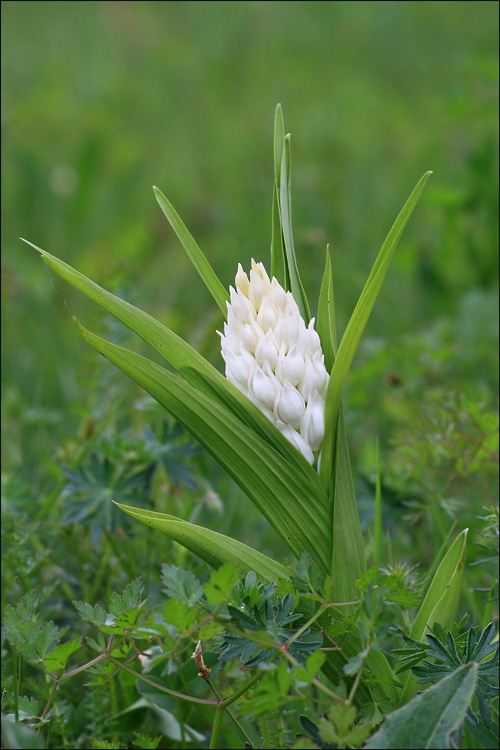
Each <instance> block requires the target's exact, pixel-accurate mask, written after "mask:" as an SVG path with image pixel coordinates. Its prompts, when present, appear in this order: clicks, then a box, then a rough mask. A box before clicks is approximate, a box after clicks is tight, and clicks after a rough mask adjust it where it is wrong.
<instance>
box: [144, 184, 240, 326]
mask: <svg viewBox="0 0 500 750" xmlns="http://www.w3.org/2000/svg"><path fill="white" fill-rule="evenodd" d="M153 190H154V194H155V196H156V200H157V201H158V203H159V204H160V208H161V210H162V211H163V213H164V214H165V216H166V217H167V219H168V221H169V223H170V226H171V227H172V229H173V230H174V232H175V233H176V235H177V237H178V238H179V240H180V241H181V243H182V246H183V248H184V250H185V251H186V253H187V254H188V256H189V258H190V259H191V261H192V262H193V265H194V267H195V268H196V270H197V271H198V273H199V274H200V276H201V278H202V279H203V281H204V282H205V285H206V287H207V289H208V291H209V292H210V293H211V295H212V297H213V298H214V300H215V301H216V302H217V304H218V305H219V307H220V309H221V310H222V312H223V314H224V315H225V314H226V302H228V301H229V294H228V293H227V291H226V290H225V288H224V287H223V285H222V284H221V282H220V281H219V279H218V277H217V275H216V273H215V271H214V270H213V268H212V266H211V265H210V263H209V262H208V260H207V259H206V258H205V256H204V254H203V253H202V251H201V250H200V248H199V247H198V245H197V244H196V242H195V241H194V239H193V237H192V236H191V234H190V233H189V232H188V230H187V228H186V226H185V225H184V223H183V222H182V220H181V218H180V216H179V214H178V213H177V211H176V210H175V209H174V207H173V206H172V204H171V203H170V201H169V200H167V198H165V196H164V195H163V193H162V192H161V190H159V189H158V188H157V187H153Z"/></svg>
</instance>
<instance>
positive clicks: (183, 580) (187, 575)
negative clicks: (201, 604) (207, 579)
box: [161, 563, 203, 607]
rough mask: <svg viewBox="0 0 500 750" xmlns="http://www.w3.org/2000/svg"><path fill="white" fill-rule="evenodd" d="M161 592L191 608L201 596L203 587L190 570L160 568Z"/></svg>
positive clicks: (168, 567) (168, 566) (170, 567)
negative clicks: (162, 586)
mask: <svg viewBox="0 0 500 750" xmlns="http://www.w3.org/2000/svg"><path fill="white" fill-rule="evenodd" d="M161 580H162V583H163V585H164V587H165V588H164V589H163V591H164V592H165V593H166V594H167V596H173V597H175V598H176V599H179V601H181V602H184V603H185V604H187V605H189V606H190V607H192V606H193V605H194V604H196V602H197V601H198V600H199V599H201V597H202V596H203V585H202V584H201V583H200V581H199V580H198V579H197V578H196V576H195V575H194V574H193V573H192V572H191V571H190V570H183V569H182V568H178V567H176V566H175V565H166V564H165V563H164V564H163V565H162V566H161Z"/></svg>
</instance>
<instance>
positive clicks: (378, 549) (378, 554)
mask: <svg viewBox="0 0 500 750" xmlns="http://www.w3.org/2000/svg"><path fill="white" fill-rule="evenodd" d="M375 446H376V447H375V462H376V465H377V466H376V471H377V475H376V479H375V531H374V536H375V541H374V550H373V556H374V559H375V563H376V565H377V566H379V565H381V563H382V490H381V486H380V484H381V483H380V459H379V448H378V436H377V442H376V444H375Z"/></svg>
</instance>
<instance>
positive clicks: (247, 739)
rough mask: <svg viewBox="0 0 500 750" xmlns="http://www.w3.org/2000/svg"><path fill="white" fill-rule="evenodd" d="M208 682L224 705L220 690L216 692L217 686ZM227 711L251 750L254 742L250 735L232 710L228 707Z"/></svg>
mask: <svg viewBox="0 0 500 750" xmlns="http://www.w3.org/2000/svg"><path fill="white" fill-rule="evenodd" d="M207 682H208V684H209V685H210V687H211V688H212V690H213V691H214V693H215V695H216V696H217V698H218V699H219V702H220V703H221V704H222V703H223V699H222V697H221V696H220V695H219V692H218V690H216V688H215V685H212V683H211V682H210V680H208V679H207ZM233 700H234V698H233ZM226 711H227V712H228V714H229V716H230V717H231V719H232V720H233V722H234V723H235V724H236V726H237V727H238V729H239V730H240V732H241V734H242V735H243V737H244V738H245V740H246V741H247V743H248V744H249V745H250V747H251V748H253V745H252V740H251V739H250V737H249V736H248V734H247V733H246V732H245V730H244V729H243V727H242V726H241V724H240V722H239V721H238V719H237V718H236V716H235V715H234V714H233V712H232V711H231V709H230V708H228V707H227V706H226Z"/></svg>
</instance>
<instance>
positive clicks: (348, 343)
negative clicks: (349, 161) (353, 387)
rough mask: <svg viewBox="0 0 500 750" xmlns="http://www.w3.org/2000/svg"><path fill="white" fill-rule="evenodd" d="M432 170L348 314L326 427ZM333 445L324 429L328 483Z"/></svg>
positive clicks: (333, 375) (324, 469)
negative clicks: (399, 244)
mask: <svg viewBox="0 0 500 750" xmlns="http://www.w3.org/2000/svg"><path fill="white" fill-rule="evenodd" d="M431 174H432V172H426V173H425V174H424V176H423V177H422V178H421V179H420V180H419V182H418V184H417V185H416V187H415V189H414V190H413V192H412V194H411V195H410V197H409V198H408V200H407V202H406V203H405V205H404V206H403V208H402V210H401V213H400V214H399V216H398V217H397V219H396V221H395V222H394V225H393V227H392V229H391V231H390V232H389V234H388V235H387V238H386V240H385V242H384V244H383V245H382V248H381V250H380V252H379V254H378V256H377V259H376V261H375V263H374V265H373V268H372V271H371V273H370V275H369V277H368V281H367V282H366V284H365V287H364V289H363V291H362V292H361V295H360V297H359V300H358V302H357V304H356V307H355V308H354V312H353V314H352V315H351V319H350V320H349V323H348V325H347V328H346V330H345V332H344V335H343V336H342V340H341V342H340V346H339V350H338V352H337V356H336V358H335V363H334V365H333V368H332V372H331V376H330V382H329V384H328V391H327V396H326V404H325V423H326V425H328V426H331V425H335V424H336V418H337V412H338V410H339V405H340V398H341V394H342V390H343V387H344V383H345V381H346V378H347V373H348V372H349V368H350V366H351V362H352V360H353V357H354V354H355V353H356V349H357V348H358V344H359V340H360V338H361V335H362V333H363V331H364V329H365V326H366V323H367V322H368V318H369V317H370V313H371V311H372V308H373V305H374V304H375V300H376V299H377V295H378V293H379V291H380V287H381V285H382V282H383V280H384V277H385V274H386V272H387V269H388V267H389V264H390V262H391V259H392V256H393V255H394V251H395V249H396V247H397V244H398V242H399V238H400V237H401V235H402V233H403V230H404V228H405V226H406V224H407V222H408V219H409V218H410V216H411V214H412V212H413V209H414V208H415V206H416V204H417V201H418V199H419V198H420V195H421V194H422V191H423V189H424V186H425V183H426V182H427V180H428V178H429V175H431ZM334 446H335V431H334V430H333V429H331V427H330V428H329V429H327V430H326V431H325V440H324V443H323V455H322V459H321V471H320V473H321V476H322V478H323V479H324V481H325V483H326V484H327V485H328V486H330V483H331V481H332V472H333V467H334Z"/></svg>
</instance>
